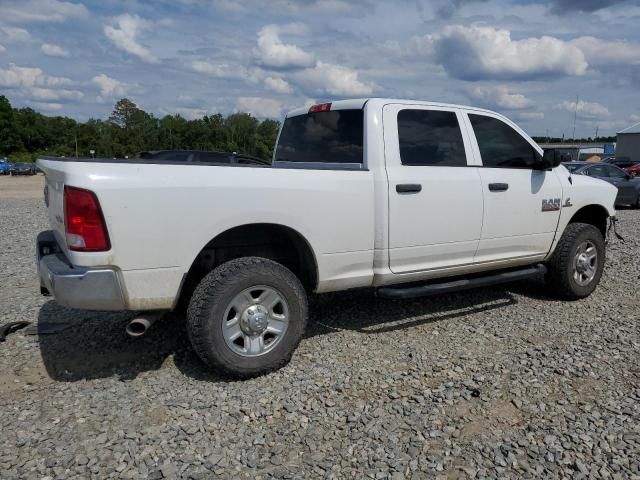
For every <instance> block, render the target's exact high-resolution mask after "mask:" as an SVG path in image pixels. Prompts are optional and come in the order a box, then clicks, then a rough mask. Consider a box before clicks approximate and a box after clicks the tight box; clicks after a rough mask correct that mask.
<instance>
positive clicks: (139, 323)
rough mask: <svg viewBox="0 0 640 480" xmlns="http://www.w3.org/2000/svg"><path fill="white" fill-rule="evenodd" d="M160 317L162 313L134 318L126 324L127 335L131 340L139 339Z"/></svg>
mask: <svg viewBox="0 0 640 480" xmlns="http://www.w3.org/2000/svg"><path fill="white" fill-rule="evenodd" d="M161 317H162V313H158V312H154V313H149V314H148V315H145V316H140V317H137V318H134V319H133V320H131V321H130V322H129V323H128V324H127V328H126V332H127V335H129V336H130V337H133V338H137V337H141V336H143V335H144V334H146V333H147V331H148V330H149V328H151V325H153V324H154V323H156V321H157V320H158V319H159V318H161Z"/></svg>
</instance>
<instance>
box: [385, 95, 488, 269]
mask: <svg viewBox="0 0 640 480" xmlns="http://www.w3.org/2000/svg"><path fill="white" fill-rule="evenodd" d="M462 119H463V117H462V113H461V111H460V110H458V109H454V108H441V107H435V106H434V107H431V106H424V105H421V106H417V105H415V106H414V105H400V104H390V105H386V106H385V107H384V110H383V123H384V141H385V161H386V170H387V178H388V194H389V264H390V269H391V271H392V272H393V273H409V272H419V271H425V270H431V269H436V268H442V267H452V266H456V265H464V264H470V263H472V262H473V257H474V255H475V252H476V249H477V247H478V240H479V238H480V230H481V227H482V190H481V186H480V176H479V173H478V169H477V167H476V166H474V165H473V162H472V159H473V157H468V152H469V151H470V148H469V138H468V136H467V134H466V132H465V130H464V129H463V128H461V125H464V123H463V122H462Z"/></svg>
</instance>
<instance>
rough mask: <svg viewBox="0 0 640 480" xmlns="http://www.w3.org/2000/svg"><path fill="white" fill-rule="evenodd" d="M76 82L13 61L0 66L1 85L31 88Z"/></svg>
mask: <svg viewBox="0 0 640 480" xmlns="http://www.w3.org/2000/svg"><path fill="white" fill-rule="evenodd" d="M74 84H75V82H74V81H73V80H71V79H69V78H66V77H54V76H51V75H46V74H45V73H44V72H43V71H42V70H41V69H40V68H33V67H19V66H18V65H15V64H13V63H11V64H9V66H8V67H6V68H0V87H4V88H30V87H34V86H35V87H47V88H60V87H67V86H71V85H74Z"/></svg>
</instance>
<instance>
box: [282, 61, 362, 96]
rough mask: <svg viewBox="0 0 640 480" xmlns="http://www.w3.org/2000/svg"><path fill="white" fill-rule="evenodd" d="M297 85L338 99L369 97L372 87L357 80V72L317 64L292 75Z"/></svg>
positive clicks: (325, 64) (327, 64)
mask: <svg viewBox="0 0 640 480" xmlns="http://www.w3.org/2000/svg"><path fill="white" fill-rule="evenodd" d="M294 77H295V79H296V80H297V81H298V83H299V84H300V85H301V86H302V87H303V88H306V89H311V90H312V91H314V92H317V93H320V94H327V95H335V96H340V97H358V96H366V95H371V94H372V93H373V90H374V86H373V85H372V84H370V83H364V82H362V81H360V80H359V79H358V72H356V71H355V70H351V69H350V68H347V67H343V66H342V65H333V64H330V63H323V62H318V63H317V64H316V66H315V67H313V68H307V69H305V70H302V71H300V72H296V73H295V74H294Z"/></svg>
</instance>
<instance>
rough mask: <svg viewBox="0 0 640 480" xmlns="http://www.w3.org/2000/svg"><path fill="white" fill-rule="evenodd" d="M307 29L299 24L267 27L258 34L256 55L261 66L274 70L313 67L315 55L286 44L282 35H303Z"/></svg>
mask: <svg viewBox="0 0 640 480" xmlns="http://www.w3.org/2000/svg"><path fill="white" fill-rule="evenodd" d="M304 33H306V27H305V26H304V25H301V24H299V23H290V24H287V25H267V26H265V27H263V28H262V29H261V30H260V31H259V32H258V48H257V50H256V55H257V57H258V61H259V63H260V64H262V65H264V66H266V67H273V68H304V67H310V66H311V65H313V62H314V58H313V55H312V54H310V53H308V52H305V51H304V50H303V49H301V48H300V47H298V46H296V45H292V44H288V43H284V42H283V41H282V40H281V39H280V35H283V34H290V35H303V34H304Z"/></svg>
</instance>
